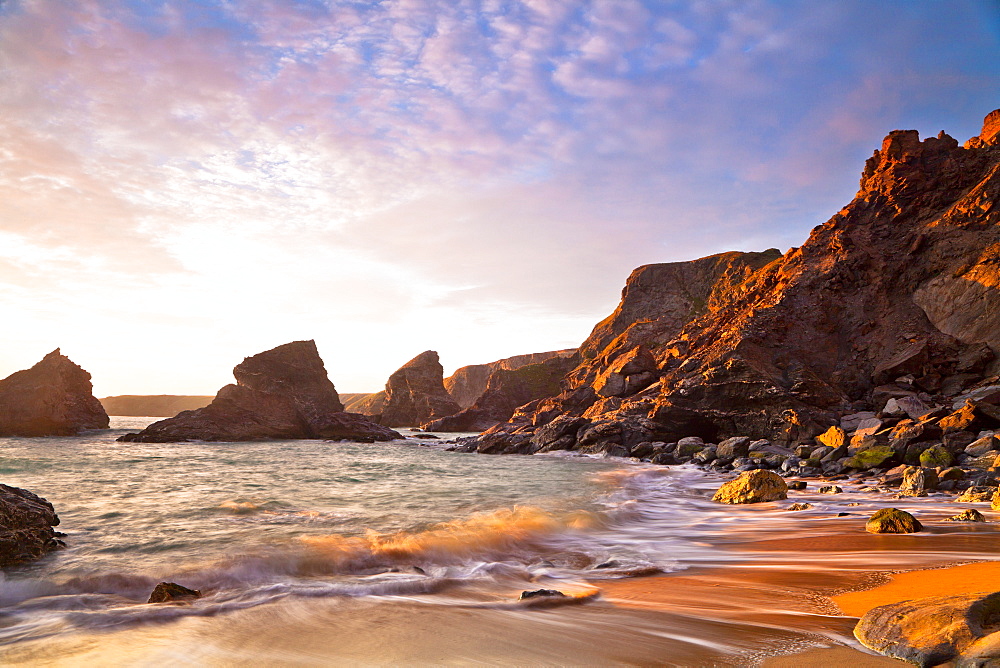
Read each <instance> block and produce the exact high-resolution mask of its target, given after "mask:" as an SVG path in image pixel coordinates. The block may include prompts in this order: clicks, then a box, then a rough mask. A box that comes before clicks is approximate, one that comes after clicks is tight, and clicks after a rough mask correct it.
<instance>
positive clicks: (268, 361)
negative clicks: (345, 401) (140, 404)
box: [118, 341, 402, 443]
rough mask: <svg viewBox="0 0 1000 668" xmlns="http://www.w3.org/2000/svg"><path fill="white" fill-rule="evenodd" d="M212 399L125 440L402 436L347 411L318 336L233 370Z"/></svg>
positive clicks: (369, 438)
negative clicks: (232, 382)
mask: <svg viewBox="0 0 1000 668" xmlns="http://www.w3.org/2000/svg"><path fill="white" fill-rule="evenodd" d="M233 376H235V378H236V384H235V385H226V386H225V387H223V388H222V389H221V390H219V393H218V394H216V395H215V399H214V400H213V401H212V403H211V404H209V405H208V406H205V407H204V408H199V409H198V410H193V411H184V412H182V413H180V414H178V415H177V416H175V417H172V418H169V419H167V420H160V421H159V422H154V423H153V424H151V425H149V426H148V427H146V428H145V429H144V430H142V431H141V432H139V433H137V434H126V435H124V436H122V437H121V438H119V439H118V440H120V441H143V442H151V443H164V442H175V441H191V440H200V441H261V440H284V439H300V438H325V439H350V440H361V441H388V440H392V439H394V438H402V436H400V435H399V434H398V433H396V432H395V431H393V430H391V429H387V428H385V427H382V426H379V425H377V424H375V423H373V422H372V421H370V420H368V419H367V418H365V417H364V416H362V415H358V414H356V413H346V412H344V407H343V405H342V404H341V403H340V397H339V396H338V395H337V390H336V389H335V388H334V386H333V383H332V382H330V379H329V378H328V377H327V375H326V367H324V366H323V360H322V359H320V356H319V352H318V351H317V350H316V343H315V342H314V341H294V342H292V343H286V344H285V345H282V346H278V347H277V348H274V349H272V350H268V351H265V352H262V353H259V354H257V355H254V356H253V357H248V358H246V359H244V360H243V362H241V363H240V364H238V365H237V366H236V368H234V369H233Z"/></svg>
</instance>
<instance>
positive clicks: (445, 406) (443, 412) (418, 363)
mask: <svg viewBox="0 0 1000 668" xmlns="http://www.w3.org/2000/svg"><path fill="white" fill-rule="evenodd" d="M460 410H461V408H460V407H459V405H458V404H457V403H455V401H454V400H452V398H451V395H449V394H448V391H447V390H446V389H444V369H443V368H442V367H441V362H439V361H438V354H437V353H436V352H435V351H433V350H427V351H425V352H422V353H420V354H419V355H417V356H416V357H414V358H413V359H411V360H410V361H409V362H407V363H406V364H404V365H403V366H401V367H400V368H399V369H397V370H396V371H395V373H393V374H392V375H391V376H389V380H388V382H386V384H385V403H384V406H383V408H382V415H381V417H380V418H379V423H380V424H383V425H385V426H387V427H415V426H417V425H421V424H424V423H425V422H430V421H432V420H437V419H438V418H443V417H446V416H448V415H454V414H455V413H457V412H458V411H460Z"/></svg>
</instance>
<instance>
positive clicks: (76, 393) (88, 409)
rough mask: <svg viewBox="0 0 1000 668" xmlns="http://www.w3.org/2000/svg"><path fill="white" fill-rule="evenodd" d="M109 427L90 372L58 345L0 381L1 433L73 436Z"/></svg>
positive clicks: (2, 434)
mask: <svg viewBox="0 0 1000 668" xmlns="http://www.w3.org/2000/svg"><path fill="white" fill-rule="evenodd" d="M107 427H108V414H107V413H105V412H104V408H103V407H102V406H101V402H100V401H98V400H97V399H96V398H95V397H94V395H93V386H92V385H91V383H90V374H89V373H87V372H86V371H84V370H83V369H81V368H80V367H79V366H77V365H76V364H74V363H73V362H72V361H70V359H69V358H68V357H66V356H65V355H63V354H61V353H60V352H59V349H58V348H56V349H55V350H53V351H52V352H51V353H49V354H48V355H46V356H45V357H44V358H42V361H40V362H39V363H38V364H36V365H35V366H33V367H31V368H30V369H25V370H23V371H18V372H16V373H13V374H11V375H10V376H8V377H7V378H4V379H3V380H0V436H71V435H73V434H77V433H79V432H80V431H82V430H84V429H107Z"/></svg>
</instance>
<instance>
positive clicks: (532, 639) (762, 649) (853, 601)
mask: <svg viewBox="0 0 1000 668" xmlns="http://www.w3.org/2000/svg"><path fill="white" fill-rule="evenodd" d="M806 521H807V522H808V520H806ZM837 529H838V530H837V531H836V532H829V531H828V532H826V533H825V534H824V535H821V536H817V537H816V538H815V539H814V540H801V539H797V540H793V539H782V538H780V537H772V538H771V539H764V540H757V541H755V542H753V543H752V544H737V545H733V546H730V549H732V550H733V551H740V550H753V551H755V552H756V553H757V558H756V559H754V560H753V561H752V562H751V563H749V564H747V563H744V564H743V565H734V566H732V567H726V566H721V567H707V568H706V567H696V568H691V569H688V570H684V571H678V572H676V573H672V574H664V575H656V576H648V577H635V578H626V579H616V580H592V581H590V582H589V583H576V584H575V585H571V584H569V583H565V582H563V583H560V582H557V581H538V582H535V583H517V582H513V581H512V582H511V584H510V586H509V587H508V588H506V589H503V588H500V589H498V588H496V587H491V588H475V587H472V588H469V587H460V588H455V589H452V590H447V589H446V590H445V591H443V592H439V593H437V594H434V595H424V596H395V597H389V596H387V597H365V598H336V599H330V598H316V599H311V598H303V597H296V598H287V599H284V600H280V601H276V602H275V603H273V604H269V605H266V606H260V607H255V608H252V609H247V610H241V611H235V612H229V613H224V614H217V615H214V616H204V617H202V616H178V617H176V618H175V619H170V618H169V611H170V608H169V607H167V608H165V616H164V618H163V619H161V620H160V621H158V622H154V623H146V624H143V625H138V626H122V627H119V628H108V629H104V630H100V631H89V632H85V633H84V632H79V633H67V634H61V635H59V636H57V637H51V638H42V639H38V640H33V641H29V642H25V643H19V644H15V645H11V646H8V647H6V648H4V649H3V650H0V662H2V663H3V664H5V665H29V664H30V665H51V666H70V665H73V666H80V665H86V666H96V665H118V666H137V665H152V664H162V663H169V664H172V665H199V666H204V665H208V666H235V665H260V666H264V665H267V666H302V665H327V664H329V663H331V662H336V663H340V664H349V665H386V664H395V665H427V664H435V665H468V664H470V663H483V664H487V665H529V664H530V665H675V666H711V665H718V666H755V665H763V666H768V667H782V666H830V665H844V664H850V665H853V666H882V665H886V666H888V665H901V662H899V661H896V660H894V659H889V658H886V657H881V656H878V655H875V654H872V653H870V652H869V651H868V650H866V649H864V648H863V647H861V645H860V644H859V643H858V642H857V641H856V640H855V639H854V637H853V635H852V631H853V628H854V626H855V624H856V623H857V621H858V618H859V617H860V616H861V615H863V614H864V612H865V611H867V610H868V609H870V608H871V607H874V606H877V605H881V604H884V603H890V602H894V601H899V600H905V599H910V598H919V597H922V596H931V595H935V594H939V593H945V592H960V591H979V590H983V589H989V583H991V582H995V581H996V577H997V575H1000V562H994V561H984V562H978V563H971V564H961V565H955V564H956V563H958V562H962V561H967V560H968V557H969V555H978V557H979V558H981V559H982V558H987V557H988V555H989V554H990V553H991V552H992V551H993V550H994V547H993V543H994V542H995V539H996V529H995V528H994V526H993V525H992V524H985V525H979V526H976V527H969V526H962V525H958V524H952V523H944V522H942V523H937V524H934V523H930V526H929V531H928V532H927V533H926V534H924V535H879V536H876V535H871V534H867V533H865V532H864V529H863V519H862V518H861V517H858V518H844V521H843V522H842V523H841V524H839V525H838V527H837ZM880 565H882V566H883V567H882V568H879V566H880ZM888 565H897V566H898V567H897V568H884V566H888ZM895 571H905V572H895ZM529 584H530V586H538V587H555V588H561V589H563V590H564V591H566V592H567V593H570V594H578V595H581V594H587V593H588V589H589V591H593V590H597V591H598V592H599V593H597V595H595V596H593V597H591V598H588V599H586V600H585V601H582V602H580V603H579V604H565V605H558V606H552V607H538V608H535V607H527V606H525V605H524V604H523V603H519V602H517V600H516V599H517V596H518V594H519V592H520V588H521V587H522V586H525V585H529Z"/></svg>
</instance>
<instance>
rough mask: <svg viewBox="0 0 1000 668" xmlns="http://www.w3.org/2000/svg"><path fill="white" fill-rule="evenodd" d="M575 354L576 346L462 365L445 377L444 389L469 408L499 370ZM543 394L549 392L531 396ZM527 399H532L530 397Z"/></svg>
mask: <svg viewBox="0 0 1000 668" xmlns="http://www.w3.org/2000/svg"><path fill="white" fill-rule="evenodd" d="M575 354H576V348H569V349H567V350H550V351H548V352H544V353H528V354H527V355H515V356H514V357H507V358H504V359H502V360H497V361H495V362H490V363H489V364H470V365H469V366H463V367H460V368H459V369H457V370H456V371H455V373H453V374H451V375H450V376H448V377H447V378H445V379H444V389H446V390H448V394H450V395H451V398H452V399H454V400H455V403H457V404H458V405H459V406H461V407H462V408H463V409H465V408H469V407H471V406H472V405H473V404H474V403H476V400H477V399H479V397H481V396H482V394H483V393H484V392H486V390H487V388H488V387H489V384H490V377H491V376H492V375H493V374H494V373H496V372H497V371H515V370H517V369H520V368H522V367H526V366H532V365H535V364H541V363H542V362H545V361H547V360H550V359H552V358H555V357H558V358H569V357H572V356H573V355H575ZM574 366H575V365H574ZM558 392H559V388H558V387H556V388H555V391H554V392H550V394H557V393H558ZM542 396H548V394H546V395H538V396H535V397H531V399H539V398H541V397H542ZM526 401H530V399H528V400H526ZM521 403H524V402H521ZM519 405H520V404H519ZM507 417H510V414H509V413H508V415H507V416H506V417H504V418H502V419H504V420H506V419H507Z"/></svg>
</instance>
